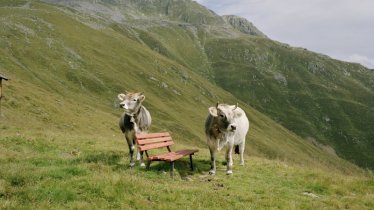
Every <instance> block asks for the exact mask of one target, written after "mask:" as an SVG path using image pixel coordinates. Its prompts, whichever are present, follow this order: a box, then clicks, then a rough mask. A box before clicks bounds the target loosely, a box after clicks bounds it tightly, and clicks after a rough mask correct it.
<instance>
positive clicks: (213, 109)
mask: <svg viewBox="0 0 374 210" xmlns="http://www.w3.org/2000/svg"><path fill="white" fill-rule="evenodd" d="M217 112H218V110H217V108H216V107H214V106H212V107H209V113H210V115H212V116H213V117H217V116H218V113H217Z"/></svg>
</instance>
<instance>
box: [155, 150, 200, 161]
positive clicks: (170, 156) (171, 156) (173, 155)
mask: <svg viewBox="0 0 374 210" xmlns="http://www.w3.org/2000/svg"><path fill="white" fill-rule="evenodd" d="M198 151H199V150H179V151H176V152H169V153H165V154H160V155H154V156H151V157H149V158H148V159H150V160H164V161H174V160H178V159H180V158H182V157H184V156H187V155H190V154H194V153H195V152H198Z"/></svg>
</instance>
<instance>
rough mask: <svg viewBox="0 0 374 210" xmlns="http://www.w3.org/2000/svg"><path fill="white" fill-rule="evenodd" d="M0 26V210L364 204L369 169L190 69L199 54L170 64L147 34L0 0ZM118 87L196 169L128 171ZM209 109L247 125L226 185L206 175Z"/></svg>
mask: <svg viewBox="0 0 374 210" xmlns="http://www.w3.org/2000/svg"><path fill="white" fill-rule="evenodd" d="M131 23H133V22H131ZM152 24H154V23H152ZM0 25H1V27H0V37H1V38H0V46H1V47H0V72H1V73H2V74H4V75H7V76H8V77H9V78H10V80H9V81H5V82H4V96H5V97H4V98H3V99H2V104H1V105H2V106H1V108H2V109H1V114H0V208H1V209H3V208H4V209H7V208H10V209H24V208H26V209H27V208H37V209H45V208H48V209H50V208H52V209H66V208H75V209H87V208H101V209H106V208H122V209H123V208H141V209H144V208H156V209H166V208H168V209H169V208H177V207H180V206H181V205H187V204H188V205H190V206H191V208H207V207H216V208H218V209H219V208H223V209H227V208H228V207H229V206H232V205H236V207H237V208H241V207H245V206H251V205H252V207H253V208H270V207H274V208H287V207H291V208H295V209H299V208H304V207H305V208H320V207H322V206H327V207H329V208H356V209H370V208H372V207H373V202H372V200H373V199H372V198H373V188H372V186H373V185H372V183H373V177H372V175H371V174H370V173H369V172H364V171H362V170H361V169H359V168H357V167H356V166H354V165H353V164H351V163H349V162H347V161H345V160H342V159H340V158H339V157H338V156H336V155H334V154H333V153H329V151H330V150H329V148H325V147H321V146H320V145H318V144H315V143H313V142H311V141H306V140H305V139H302V138H301V137H299V136H297V135H295V134H294V133H292V132H290V131H289V130H287V129H286V128H284V127H283V126H281V125H280V124H278V123H276V122H275V121H273V120H271V119H270V118H268V117H267V116H265V115H264V114H262V113H260V112H258V111H257V110H255V109H254V108H252V107H251V106H249V105H247V104H246V103H245V102H244V101H241V100H239V99H237V98H236V97H235V96H234V95H232V94H230V93H229V92H227V91H225V90H223V89H221V88H219V87H217V86H216V85H215V84H213V83H211V82H210V81H209V80H207V79H205V78H202V77H201V76H200V74H198V73H196V72H199V69H198V68H196V69H195V68H194V66H198V65H197V63H199V62H203V61H204V59H206V57H205V58H204V57H199V56H197V57H195V58H191V59H190V60H187V59H183V53H182V52H183V51H179V53H180V54H178V51H176V50H175V49H174V48H173V47H172V45H171V44H170V46H169V48H167V47H168V46H166V45H163V46H165V49H167V52H168V53H170V55H171V56H174V57H172V58H171V57H169V56H165V55H166V54H160V53H159V52H157V51H155V50H154V49H152V48H150V47H149V46H148V45H147V44H146V42H147V41H148V40H146V39H145V38H143V39H141V38H140V37H144V36H150V37H151V38H153V39H154V40H159V37H156V35H155V34H151V33H149V34H141V30H140V29H132V28H128V27H126V25H121V24H118V23H117V24H114V23H112V22H111V23H110V24H106V23H105V21H104V19H103V17H97V16H89V15H85V14H82V13H80V12H77V11H75V10H72V9H68V8H65V7H61V6H55V5H50V4H45V3H40V2H28V1H3V2H2V3H1V4H0ZM143 29H144V28H143ZM156 29H157V27H156V28H155V30H156ZM157 30H160V33H161V32H162V30H163V29H157ZM174 30H175V31H174V35H175V36H176V37H178V36H185V37H186V38H185V39H186V40H187V41H186V42H189V41H188V36H186V35H184V34H183V33H182V30H181V29H179V30H178V29H174ZM143 31H145V30H143ZM164 33H165V34H167V33H166V32H164ZM197 35H198V36H199V37H204V34H203V33H200V32H199V33H198V34H197ZM155 37H156V39H155ZM151 38H149V40H151ZM194 39H195V35H193V36H190V40H191V41H190V42H194V41H193V40H194ZM143 40H144V41H143ZM160 43H161V44H163V42H160ZM196 46H199V45H193V47H191V48H192V49H190V50H191V51H192V52H196V51H194V50H195V47H196ZM183 47H184V51H188V50H189V49H188V45H187V44H186V45H185V46H183ZM178 59H180V60H178ZM194 59H196V61H195V60H194ZM208 74H209V72H207V75H208ZM125 90H138V91H143V92H144V93H145V95H146V100H145V106H146V107H147V108H148V109H149V110H150V112H151V115H152V118H153V124H152V127H151V131H165V130H167V131H170V132H171V133H172V135H173V137H174V138H175V141H176V142H177V145H176V147H177V148H178V147H179V148H185V147H188V148H198V149H200V152H199V154H198V155H197V156H196V157H195V163H196V165H197V169H196V171H194V172H189V171H187V168H188V167H186V166H187V165H188V162H187V161H186V160H185V161H180V162H179V163H178V164H177V166H176V168H177V175H176V176H175V177H174V179H170V177H169V175H168V174H165V173H164V172H163V171H165V170H167V169H168V168H167V167H165V166H164V165H163V164H162V163H160V164H154V165H153V167H152V168H151V171H148V172H146V171H144V170H142V169H139V168H137V167H136V168H135V169H133V170H130V169H129V168H128V166H127V165H128V158H127V154H128V150H127V145H126V144H125V142H124V140H123V135H122V134H121V132H120V129H119V128H118V120H119V116H120V115H121V112H122V110H120V109H119V108H118V101H117V99H116V96H117V94H118V93H120V92H123V91H125ZM217 101H220V102H227V103H232V104H234V103H236V102H239V104H240V106H241V107H242V108H243V109H244V110H245V111H246V113H247V115H248V117H249V120H250V123H251V127H250V131H249V134H248V137H247V142H248V143H247V145H246V160H247V165H246V166H244V167H238V166H237V165H236V166H235V168H234V176H232V177H226V175H224V166H222V165H219V169H218V172H217V176H216V177H208V176H206V175H207V171H208V169H209V161H208V160H209V156H208V151H207V149H206V146H205V137H204V133H203V125H204V120H205V117H206V115H207V113H208V112H207V109H208V107H209V106H212V105H214V104H215V103H216V102H217ZM235 158H237V156H235ZM219 159H220V160H223V154H222V153H220V157H219ZM235 161H236V162H237V160H235ZM280 177H282V178H283V179H280ZM150 186H151V187H150ZM243 186H246V187H245V188H243ZM314 195H316V196H318V198H314V197H313V196H314Z"/></svg>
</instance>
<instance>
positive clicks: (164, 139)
mask: <svg viewBox="0 0 374 210" xmlns="http://www.w3.org/2000/svg"><path fill="white" fill-rule="evenodd" d="M136 144H137V146H138V149H139V151H140V152H145V154H146V156H147V169H149V167H150V165H151V162H152V161H166V162H170V175H171V176H173V171H174V161H176V160H178V159H180V158H182V157H184V156H187V155H189V156H190V166H191V170H193V164H192V155H194V154H195V153H196V152H198V151H199V150H197V149H194V150H188V149H184V150H178V151H174V152H173V151H171V149H170V146H171V145H173V144H174V141H173V139H172V138H171V136H170V134H169V133H168V132H163V133H145V134H136ZM161 148H166V149H167V151H168V152H167V153H162V154H158V155H150V154H149V153H148V151H149V150H153V149H161Z"/></svg>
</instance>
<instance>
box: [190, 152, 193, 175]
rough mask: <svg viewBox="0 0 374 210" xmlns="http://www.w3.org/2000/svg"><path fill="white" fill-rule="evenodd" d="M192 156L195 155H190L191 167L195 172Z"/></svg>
mask: <svg viewBox="0 0 374 210" xmlns="http://www.w3.org/2000/svg"><path fill="white" fill-rule="evenodd" d="M192 155H193V154H190V165H191V171H193V163H192Z"/></svg>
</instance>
